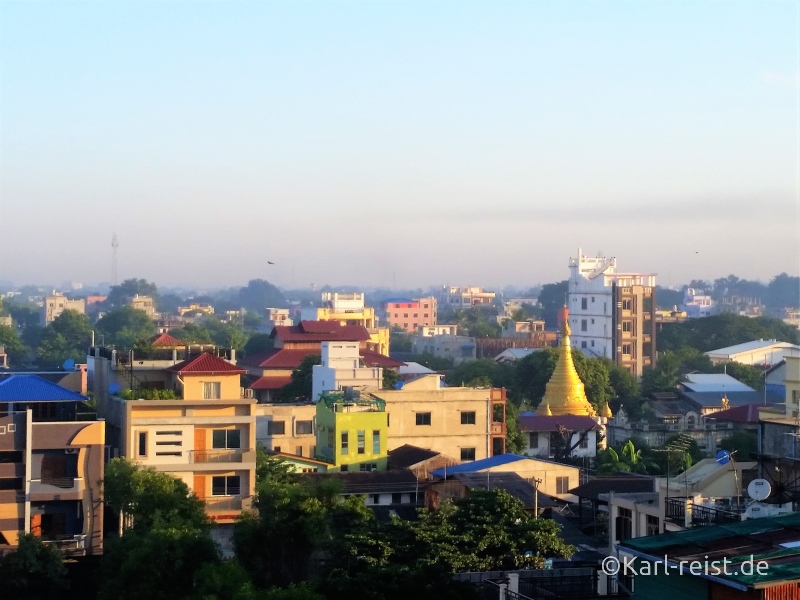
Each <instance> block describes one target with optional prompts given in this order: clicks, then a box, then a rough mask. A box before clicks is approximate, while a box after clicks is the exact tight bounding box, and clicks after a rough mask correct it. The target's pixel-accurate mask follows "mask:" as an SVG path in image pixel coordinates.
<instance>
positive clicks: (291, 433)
mask: <svg viewBox="0 0 800 600" xmlns="http://www.w3.org/2000/svg"><path fill="white" fill-rule="evenodd" d="M255 411H256V441H257V442H258V443H260V444H262V445H263V446H264V448H266V449H267V450H274V451H276V452H285V453H288V454H300V455H301V456H305V457H309V458H314V456H315V455H316V446H317V437H316V415H317V407H316V405H315V404H280V403H278V404H258V405H256V407H255ZM270 421H273V422H282V423H283V431H284V432H283V434H274V433H273V434H270V431H274V428H273V429H271V428H270V426H269V422H270ZM298 421H300V422H303V423H307V422H308V421H311V433H301V432H300V431H298ZM298 450H300V452H298Z"/></svg>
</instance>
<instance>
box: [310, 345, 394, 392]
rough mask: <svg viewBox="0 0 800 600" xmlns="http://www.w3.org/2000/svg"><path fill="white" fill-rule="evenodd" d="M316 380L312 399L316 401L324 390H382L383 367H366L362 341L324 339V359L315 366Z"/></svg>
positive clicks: (313, 385) (314, 379) (313, 379)
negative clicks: (361, 352)
mask: <svg viewBox="0 0 800 600" xmlns="http://www.w3.org/2000/svg"><path fill="white" fill-rule="evenodd" d="M312 381H313V383H312V391H311V400H312V401H314V402H316V401H317V400H319V397H320V395H321V394H322V393H323V392H338V391H342V390H344V389H345V388H354V389H357V390H358V389H363V388H365V387H366V388H369V387H371V388H378V389H380V388H381V387H382V382H383V369H381V368H380V367H366V366H364V361H363V360H362V359H361V355H360V354H359V345H358V342H322V362H321V364H319V365H314V367H313V376H312Z"/></svg>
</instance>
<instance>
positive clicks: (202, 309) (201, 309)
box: [178, 303, 214, 317]
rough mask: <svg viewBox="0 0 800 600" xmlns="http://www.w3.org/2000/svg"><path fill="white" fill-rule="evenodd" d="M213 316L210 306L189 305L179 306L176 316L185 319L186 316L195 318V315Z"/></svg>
mask: <svg viewBox="0 0 800 600" xmlns="http://www.w3.org/2000/svg"><path fill="white" fill-rule="evenodd" d="M213 314H214V307H213V306H211V305H210V304H196V303H191V304H189V306H179V307H178V316H179V317H186V316H197V315H213Z"/></svg>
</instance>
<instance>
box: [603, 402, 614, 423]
mask: <svg viewBox="0 0 800 600" xmlns="http://www.w3.org/2000/svg"><path fill="white" fill-rule="evenodd" d="M603 416H604V417H605V418H606V419H611V418H612V417H613V416H614V415H613V414H611V407H610V406H609V405H608V402H606V404H605V406H604V407H603Z"/></svg>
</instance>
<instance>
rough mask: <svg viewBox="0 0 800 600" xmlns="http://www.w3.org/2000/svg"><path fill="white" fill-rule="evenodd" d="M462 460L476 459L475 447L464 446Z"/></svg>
mask: <svg viewBox="0 0 800 600" xmlns="http://www.w3.org/2000/svg"><path fill="white" fill-rule="evenodd" d="M461 460H475V448H462V449H461Z"/></svg>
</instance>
